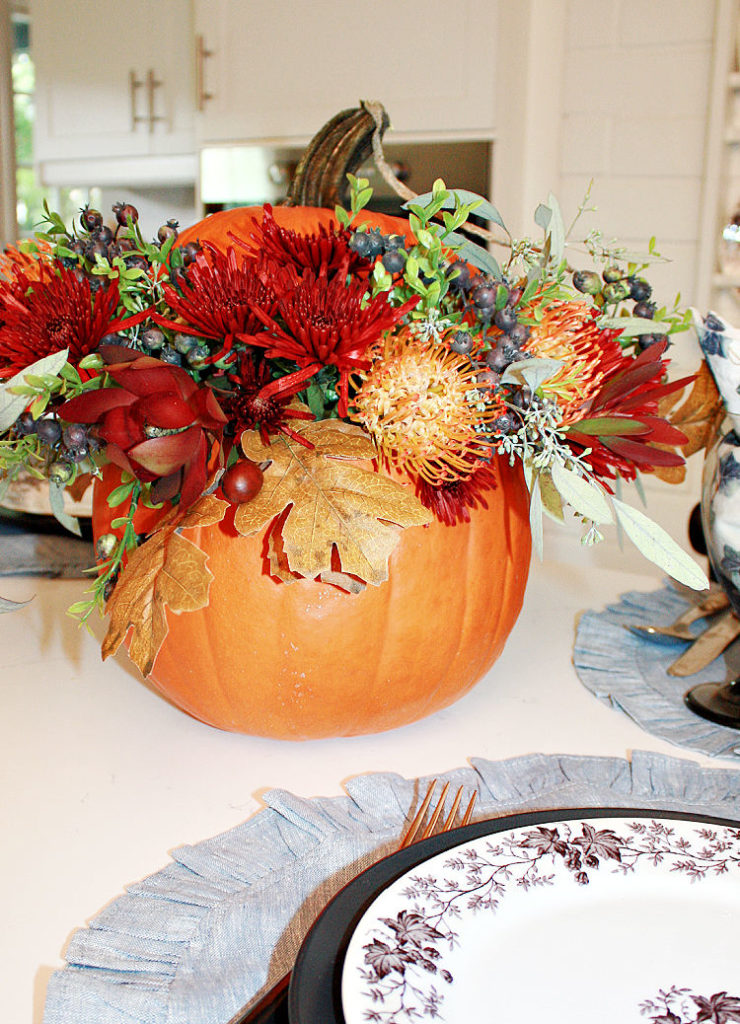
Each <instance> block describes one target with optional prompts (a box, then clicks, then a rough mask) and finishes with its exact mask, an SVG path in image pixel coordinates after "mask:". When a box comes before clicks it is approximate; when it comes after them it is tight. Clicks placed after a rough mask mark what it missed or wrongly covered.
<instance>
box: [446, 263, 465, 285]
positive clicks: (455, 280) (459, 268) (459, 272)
mask: <svg viewBox="0 0 740 1024" xmlns="http://www.w3.org/2000/svg"><path fill="white" fill-rule="evenodd" d="M445 274H446V276H447V277H448V278H449V281H450V288H451V289H452V291H453V292H466V291H467V290H468V288H470V267H469V266H468V265H467V263H463V262H462V260H456V261H455V262H454V263H451V264H450V266H449V267H448V268H447V270H446V271H445Z"/></svg>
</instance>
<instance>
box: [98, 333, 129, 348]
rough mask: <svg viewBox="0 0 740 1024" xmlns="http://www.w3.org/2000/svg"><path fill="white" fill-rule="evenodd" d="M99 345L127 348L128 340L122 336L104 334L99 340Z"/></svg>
mask: <svg viewBox="0 0 740 1024" xmlns="http://www.w3.org/2000/svg"><path fill="white" fill-rule="evenodd" d="M100 344H101V345H124V346H126V347H128V338H126V337H125V335H123V334H104V335H103V337H102V338H101V339H100Z"/></svg>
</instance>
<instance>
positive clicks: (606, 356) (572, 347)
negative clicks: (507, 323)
mask: <svg viewBox="0 0 740 1024" xmlns="http://www.w3.org/2000/svg"><path fill="white" fill-rule="evenodd" d="M618 333H619V332H618V331H605V330H602V329H601V328H599V327H598V326H597V324H596V320H595V316H594V307H593V306H592V305H590V304H589V303H587V302H582V301H569V302H553V303H552V305H551V306H549V307H548V308H547V309H546V310H545V314H544V316H543V318H542V320H540V321H539V323H535V324H533V326H532V328H531V334H530V337H529V341H528V342H527V346H526V349H527V351H528V352H529V353H530V354H531V355H533V356H537V357H538V358H540V359H559V360H562V362H563V364H564V365H563V366H562V368H561V369H560V370H558V372H557V373H556V374H555V375H554V376H553V377H551V378H550V379H549V380H548V381H546V382H545V384H544V385H543V390H544V391H546V392H547V393H548V394H549V395H551V396H552V397H554V398H557V401H558V405H559V406H560V411H561V413H562V421H563V423H566V424H567V423H571V422H573V420H574V419H577V418H578V412H579V410H581V409H582V408H583V406H584V404H585V403H586V402H588V401H589V399H591V398H593V396H594V395H596V394H597V393H598V391H599V390H600V388H601V385H602V383H603V382H604V380H605V379H606V378H607V377H608V376H609V374H610V373H612V372H613V371H614V369H616V368H617V367H618V366H620V364H621V363H622V362H624V358H623V356H622V350H621V347H620V345H619V343H618V342H617V341H616V340H615V338H616V336H617V334H618Z"/></svg>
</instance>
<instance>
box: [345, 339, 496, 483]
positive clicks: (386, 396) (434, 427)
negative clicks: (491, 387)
mask: <svg viewBox="0 0 740 1024" xmlns="http://www.w3.org/2000/svg"><path fill="white" fill-rule="evenodd" d="M355 382H356V383H357V384H359V390H358V392H357V394H356V396H355V399H354V407H355V409H354V412H353V414H352V418H353V419H355V420H356V421H357V422H358V423H360V424H361V425H362V426H363V427H364V428H365V429H366V430H367V431H368V433H369V434H370V435H371V436H372V437H373V439H374V441H375V443H376V444H377V446H378V449H379V450H380V451H381V452H382V453H383V455H385V456H386V458H388V459H391V460H392V461H393V462H394V463H396V464H400V465H402V466H403V467H404V468H405V469H406V470H407V471H409V472H411V473H412V474H415V475H418V476H420V477H421V478H422V479H423V480H426V481H427V482H429V483H431V484H442V483H445V482H449V481H452V480H460V479H464V478H466V477H468V476H469V475H470V474H471V473H472V472H473V470H474V469H475V467H476V466H477V465H478V460H479V459H480V458H482V457H485V456H486V455H489V454H490V444H489V443H487V442H486V441H485V440H484V438H483V437H482V436H481V433H480V431H481V429H482V428H484V427H485V425H486V424H487V423H488V422H489V421H490V420H492V419H494V418H495V417H496V416H497V415H499V412H500V410H498V409H494V407H493V406H491V404H490V402H489V400H488V399H487V397H486V396H485V395H484V393H483V391H482V390H481V389H480V385H479V383H478V380H477V376H476V372H475V370H474V368H473V367H472V366H471V365H470V363H469V361H468V360H467V359H466V358H465V357H464V356H461V355H458V354H456V353H454V352H450V351H449V350H448V349H447V348H446V347H445V346H444V345H443V344H435V343H434V342H428V341H424V340H422V339H420V338H419V337H418V336H415V335H414V334H412V333H411V332H410V331H408V330H404V331H401V332H399V333H397V334H389V335H387V336H386V338H385V340H384V342H382V343H381V345H380V346H378V348H377V349H376V351H375V358H374V360H373V363H372V365H371V367H370V369H369V370H367V371H364V372H362V373H360V374H358V375H357V377H356V379H355Z"/></svg>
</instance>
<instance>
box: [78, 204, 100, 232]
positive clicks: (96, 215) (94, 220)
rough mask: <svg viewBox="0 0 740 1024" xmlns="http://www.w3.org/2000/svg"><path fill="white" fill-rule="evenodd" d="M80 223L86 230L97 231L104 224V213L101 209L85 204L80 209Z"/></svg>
mask: <svg viewBox="0 0 740 1024" xmlns="http://www.w3.org/2000/svg"><path fill="white" fill-rule="evenodd" d="M80 224H81V225H82V227H83V228H84V229H85V231H97V230H98V228H101V227H102V226H103V214H102V213H101V212H100V211H99V210H92V209H90V207H89V206H85V207H84V208H83V209H82V210H80Z"/></svg>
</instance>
